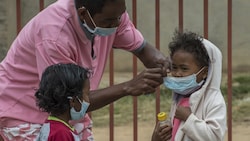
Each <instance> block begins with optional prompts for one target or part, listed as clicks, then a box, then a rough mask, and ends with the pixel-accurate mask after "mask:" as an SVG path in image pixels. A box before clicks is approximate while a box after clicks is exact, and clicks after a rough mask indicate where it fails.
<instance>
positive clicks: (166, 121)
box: [157, 112, 171, 126]
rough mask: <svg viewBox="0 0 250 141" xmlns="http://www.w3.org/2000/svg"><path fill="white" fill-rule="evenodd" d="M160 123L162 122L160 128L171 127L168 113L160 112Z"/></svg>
mask: <svg viewBox="0 0 250 141" xmlns="http://www.w3.org/2000/svg"><path fill="white" fill-rule="evenodd" d="M157 118H158V121H159V122H160V126H164V125H168V126H171V122H170V120H169V118H168V115H167V113H165V112H160V113H158V114H157Z"/></svg>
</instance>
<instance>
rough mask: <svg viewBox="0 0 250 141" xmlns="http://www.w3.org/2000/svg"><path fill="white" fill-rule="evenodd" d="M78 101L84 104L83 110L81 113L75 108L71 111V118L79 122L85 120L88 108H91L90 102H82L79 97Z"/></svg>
mask: <svg viewBox="0 0 250 141" xmlns="http://www.w3.org/2000/svg"><path fill="white" fill-rule="evenodd" d="M77 99H78V101H79V102H80V103H81V104H82V107H81V110H80V111H79V112H77V111H76V110H75V108H74V107H72V108H71V109H70V116H71V119H72V120H79V119H81V118H83V117H84V116H85V114H86V111H87V109H88V107H89V103H88V102H86V101H83V102H82V101H81V100H80V99H79V98H78V97H77Z"/></svg>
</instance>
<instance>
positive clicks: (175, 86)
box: [164, 67, 204, 95]
mask: <svg viewBox="0 0 250 141" xmlns="http://www.w3.org/2000/svg"><path fill="white" fill-rule="evenodd" d="M203 69H204V67H203V68H202V69H201V70H200V71H199V72H197V73H196V74H192V75H189V76H185V77H165V78H164V85H165V86H166V87H167V88H169V89H171V90H173V91H174V92H175V93H177V94H180V95H188V94H190V93H192V92H194V91H195V90H197V89H198V88H199V87H200V86H201V85H202V84H203V82H204V80H202V81H201V82H200V83H197V82H196V76H197V75H198V74H199V73H200V72H201V71H202V70H203Z"/></svg>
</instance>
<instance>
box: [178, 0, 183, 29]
mask: <svg viewBox="0 0 250 141" xmlns="http://www.w3.org/2000/svg"><path fill="white" fill-rule="evenodd" d="M179 30H180V32H183V0H179Z"/></svg>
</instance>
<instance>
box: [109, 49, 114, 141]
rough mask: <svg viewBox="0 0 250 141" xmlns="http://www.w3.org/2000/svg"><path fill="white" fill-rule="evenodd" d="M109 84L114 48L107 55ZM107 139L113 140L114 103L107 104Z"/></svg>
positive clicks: (112, 73) (111, 78)
mask: <svg viewBox="0 0 250 141" xmlns="http://www.w3.org/2000/svg"><path fill="white" fill-rule="evenodd" d="M109 85H110V86H112V85H114V50H113V49H112V50H111V52H110V56H109ZM109 140H110V141H114V104H113V103H111V104H109Z"/></svg>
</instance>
